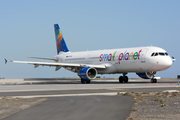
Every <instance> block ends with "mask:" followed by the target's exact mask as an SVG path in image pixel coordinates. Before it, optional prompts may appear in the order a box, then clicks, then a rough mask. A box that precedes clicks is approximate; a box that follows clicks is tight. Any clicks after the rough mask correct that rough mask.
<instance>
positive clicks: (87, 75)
mask: <svg viewBox="0 0 180 120" xmlns="http://www.w3.org/2000/svg"><path fill="white" fill-rule="evenodd" d="M78 75H79V77H80V78H82V79H83V80H92V79H95V78H96V75H97V70H96V69H95V68H91V67H86V68H82V69H81V70H80V71H79V73H78Z"/></svg>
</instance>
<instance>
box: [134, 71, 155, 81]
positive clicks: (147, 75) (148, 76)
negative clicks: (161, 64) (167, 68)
mask: <svg viewBox="0 0 180 120" xmlns="http://www.w3.org/2000/svg"><path fill="white" fill-rule="evenodd" d="M136 74H137V75H138V76H139V77H141V78H143V79H151V78H153V77H154V75H155V74H156V72H143V73H136Z"/></svg>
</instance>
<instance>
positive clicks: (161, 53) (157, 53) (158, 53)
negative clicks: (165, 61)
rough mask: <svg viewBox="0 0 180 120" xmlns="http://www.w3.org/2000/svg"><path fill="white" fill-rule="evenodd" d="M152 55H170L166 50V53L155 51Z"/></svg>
mask: <svg viewBox="0 0 180 120" xmlns="http://www.w3.org/2000/svg"><path fill="white" fill-rule="evenodd" d="M152 56H168V53H167V52H166V53H163V52H156V53H155V52H154V53H152V54H151V57H152Z"/></svg>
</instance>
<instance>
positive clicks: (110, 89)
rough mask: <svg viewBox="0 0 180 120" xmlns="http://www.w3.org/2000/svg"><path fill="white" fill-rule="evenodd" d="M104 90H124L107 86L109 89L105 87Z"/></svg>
mask: <svg viewBox="0 0 180 120" xmlns="http://www.w3.org/2000/svg"><path fill="white" fill-rule="evenodd" d="M106 90H124V89H118V88H117V89H116V88H109V89H106Z"/></svg>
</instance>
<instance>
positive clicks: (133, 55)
mask: <svg viewBox="0 0 180 120" xmlns="http://www.w3.org/2000/svg"><path fill="white" fill-rule="evenodd" d="M141 52H142V49H141V50H139V51H138V52H127V50H126V51H125V52H124V53H120V54H119V56H118V62H119V64H120V61H122V60H140V53H141ZM116 53H117V51H114V53H113V54H111V53H110V54H101V55H100V59H99V61H100V62H101V61H114V60H115V55H116Z"/></svg>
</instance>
